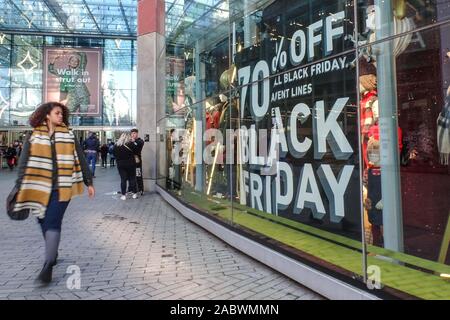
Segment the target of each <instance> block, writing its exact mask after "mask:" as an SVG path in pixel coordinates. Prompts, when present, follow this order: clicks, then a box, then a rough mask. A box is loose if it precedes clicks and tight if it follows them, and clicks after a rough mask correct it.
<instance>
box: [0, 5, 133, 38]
mask: <svg viewBox="0 0 450 320" xmlns="http://www.w3.org/2000/svg"><path fill="white" fill-rule="evenodd" d="M0 6H1V8H2V10H1V11H0V31H2V32H8V31H9V32H20V33H36V34H44V33H46V34H52V33H56V34H89V35H98V36H105V37H136V33H137V0H0Z"/></svg>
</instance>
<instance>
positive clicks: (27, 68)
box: [0, 30, 137, 148]
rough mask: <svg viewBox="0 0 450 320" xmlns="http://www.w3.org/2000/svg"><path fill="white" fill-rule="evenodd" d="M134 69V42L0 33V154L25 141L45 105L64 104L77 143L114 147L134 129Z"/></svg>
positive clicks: (135, 116) (117, 39) (130, 38)
mask: <svg viewBox="0 0 450 320" xmlns="http://www.w3.org/2000/svg"><path fill="white" fill-rule="evenodd" d="M134 38H135V37H134ZM70 61H75V63H76V61H79V63H78V67H77V68H72V69H71V68H70V66H69V62H70ZM136 64H137V61H136V41H135V40H133V37H127V38H125V37H123V38H120V37H119V36H118V37H116V38H113V37H111V38H101V37H97V36H95V35H93V36H91V37H89V36H88V35H84V34H80V35H78V36H70V35H66V36H63V35H61V36H59V35H48V36H46V35H40V34H39V33H37V32H34V33H33V32H31V31H28V32H24V33H23V34H21V33H20V32H17V31H16V30H11V31H10V32H8V30H5V31H2V32H0V148H2V147H5V146H7V145H8V144H9V143H12V142H14V141H22V140H23V139H24V137H25V132H26V131H27V130H29V129H30V127H29V124H28V119H29V117H30V115H31V114H32V113H33V111H34V110H35V108H36V107H37V106H38V105H39V104H41V103H42V102H43V101H63V102H64V103H66V104H67V105H68V107H69V109H70V111H71V115H72V116H71V117H70V123H71V125H72V128H74V130H75V132H76V134H77V136H79V137H80V138H85V137H86V136H87V135H88V133H89V132H90V131H94V132H98V133H99V138H101V140H102V142H106V141H108V140H110V141H115V140H116V137H117V136H118V135H120V132H121V131H122V130H130V129H131V128H133V127H135V126H136V118H137V115H136V113H137V107H136V105H137V104H136V87H137V85H136V81H137V80H136V73H137V71H136ZM70 70H75V71H70ZM77 83H79V84H80V85H77Z"/></svg>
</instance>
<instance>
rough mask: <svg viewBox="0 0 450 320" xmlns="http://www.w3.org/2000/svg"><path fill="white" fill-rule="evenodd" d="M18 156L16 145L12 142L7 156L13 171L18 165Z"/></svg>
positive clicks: (7, 150)
mask: <svg viewBox="0 0 450 320" xmlns="http://www.w3.org/2000/svg"><path fill="white" fill-rule="evenodd" d="M16 156H17V151H16V148H15V147H14V144H12V143H10V145H9V147H8V149H6V152H5V158H6V161H7V163H8V167H9V169H11V171H12V170H13V169H14V167H15V165H16V161H17V158H16Z"/></svg>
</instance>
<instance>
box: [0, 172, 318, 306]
mask: <svg viewBox="0 0 450 320" xmlns="http://www.w3.org/2000/svg"><path fill="white" fill-rule="evenodd" d="M16 174H17V173H16V172H12V173H11V172H9V171H6V170H5V171H0V188H1V190H5V192H3V193H2V194H1V195H0V201H1V203H4V202H5V199H6V196H7V191H9V190H10V189H11V188H12V184H13V181H14V180H15V179H16ZM96 175H97V178H96V179H95V180H94V181H95V186H96V190H97V195H96V198H95V200H89V199H88V198H87V196H83V197H80V198H77V199H74V200H73V201H72V202H71V204H70V205H69V208H68V210H67V212H66V214H65V218H64V222H63V229H62V241H61V245H60V251H59V259H58V265H57V266H56V267H55V268H54V272H53V279H54V281H53V282H52V283H51V284H50V285H49V286H46V287H40V286H38V285H37V284H36V283H35V282H34V279H35V277H36V276H37V274H38V272H39V271H40V269H41V267H42V264H43V257H44V242H43V239H42V235H41V233H40V230H39V226H38V225H37V223H36V221H35V219H34V218H29V219H28V220H26V221H12V220H10V219H9V218H8V217H7V215H6V214H5V212H4V209H3V210H2V214H0V256H1V257H2V259H1V261H0V300H4V299H27V300H61V299H71V300H73V299H87V300H96V299H101V300H113V299H120V300H123V299H131V300H132V299H136V300H152V299H180V300H183V299H201V300H204V299H229V300H236V299H249V300H250V299H266V300H270V299H299V300H300V299H314V300H316V299H323V297H321V296H319V295H317V294H316V293H314V292H312V291H310V290H309V289H307V288H305V287H303V286H301V285H299V284H298V283H296V282H294V281H292V280H290V279H289V278H287V277H285V276H283V275H281V274H279V273H278V272H276V271H274V270H272V269H270V268H268V267H266V266H264V265H262V264H261V263H259V262H257V261H255V260H253V259H252V258H250V257H248V256H246V255H244V254H243V253H241V252H239V251H237V250H235V249H234V248H232V247H230V246H228V245H227V244H226V243H224V242H223V241H221V240H220V239H218V238H216V237H215V236H213V235H211V234H210V233H208V232H207V231H205V230H203V229H202V228H200V227H198V226H197V225H195V224H193V223H192V222H190V221H188V220H187V219H185V218H184V217H183V216H182V215H181V214H180V213H178V212H177V211H176V210H175V209H173V208H172V207H171V206H170V205H169V204H168V203H166V202H165V201H164V200H163V199H162V198H161V197H160V196H159V195H156V194H146V195H144V196H143V197H141V198H140V199H137V200H133V199H129V200H127V201H121V200H120V199H119V198H118V197H117V196H115V195H111V193H112V192H114V191H116V190H118V189H119V176H118V173H117V170H115V169H114V168H108V169H102V168H97V172H96ZM2 207H4V206H2ZM73 267H75V268H79V270H80V271H81V287H80V289H72V290H71V289H69V288H68V286H67V283H68V282H69V283H73V282H71V281H70V280H71V276H72V275H73V273H70V268H73Z"/></svg>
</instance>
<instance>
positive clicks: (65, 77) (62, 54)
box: [43, 48, 102, 117]
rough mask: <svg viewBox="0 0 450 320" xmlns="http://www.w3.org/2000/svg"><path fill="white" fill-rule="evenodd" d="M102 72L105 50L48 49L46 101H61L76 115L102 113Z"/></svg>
mask: <svg viewBox="0 0 450 320" xmlns="http://www.w3.org/2000/svg"><path fill="white" fill-rule="evenodd" d="M101 72H102V51H101V49H81V48H80V49H78V48H77V49H67V48H64V49H62V48H44V79H43V80H44V101H59V102H61V103H63V104H65V105H66V106H67V107H68V108H69V110H70V113H71V114H72V115H78V116H91V117H97V116H100V114H101V110H100V109H101V100H100V85H101V78H100V77H101Z"/></svg>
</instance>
